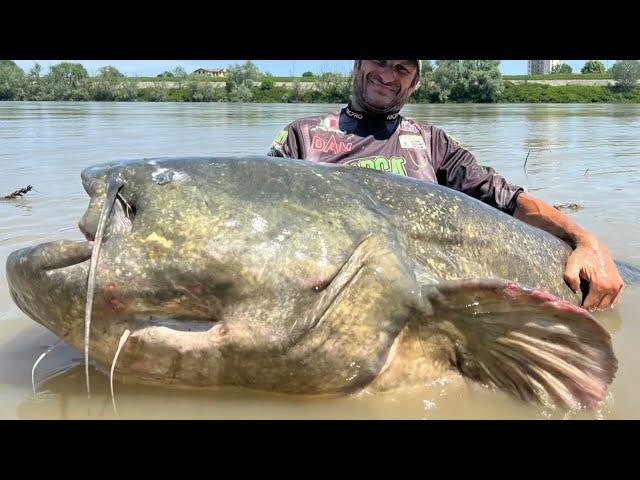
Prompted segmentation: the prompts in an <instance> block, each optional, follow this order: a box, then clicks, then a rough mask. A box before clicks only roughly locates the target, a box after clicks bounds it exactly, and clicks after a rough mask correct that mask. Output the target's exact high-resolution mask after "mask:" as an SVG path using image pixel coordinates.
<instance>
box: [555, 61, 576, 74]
mask: <svg viewBox="0 0 640 480" xmlns="http://www.w3.org/2000/svg"><path fill="white" fill-rule="evenodd" d="M551 73H573V68H571V65H568V64H566V63H560V64H558V65H556V66H555V67H553V69H552V70H551Z"/></svg>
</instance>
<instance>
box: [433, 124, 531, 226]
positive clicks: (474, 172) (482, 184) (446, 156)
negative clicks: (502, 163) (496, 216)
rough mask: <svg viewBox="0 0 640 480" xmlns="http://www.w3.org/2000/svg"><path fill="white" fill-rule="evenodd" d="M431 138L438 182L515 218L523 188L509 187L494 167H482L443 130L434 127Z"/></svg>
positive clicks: (510, 185)
mask: <svg viewBox="0 0 640 480" xmlns="http://www.w3.org/2000/svg"><path fill="white" fill-rule="evenodd" d="M432 138H433V144H432V149H433V153H432V155H433V158H434V160H436V161H435V162H434V168H435V170H436V177H437V179H438V183H440V184H441V185H445V186H447V187H449V188H453V189H455V190H458V191H460V192H463V193H466V194H467V195H469V196H471V197H474V198H477V199H478V200H480V201H482V202H484V203H486V204H488V205H491V206H492V207H495V208H498V209H499V210H502V211H503V212H505V213H508V214H509V215H513V212H514V211H515V209H516V206H517V202H516V200H517V198H518V195H520V193H522V192H523V191H524V189H523V188H522V187H519V186H517V185H512V184H510V183H509V182H507V181H506V180H505V179H504V178H503V177H501V176H500V175H498V174H497V173H496V172H495V170H494V169H493V168H491V167H483V166H481V165H479V164H478V162H477V161H476V158H475V157H474V156H473V154H472V153H471V152H469V151H468V150H465V149H464V148H463V147H462V146H460V144H459V143H458V142H457V141H456V140H455V139H454V138H453V137H451V136H449V135H447V134H446V133H444V132H443V131H442V130H440V129H436V128H434V129H433V133H432Z"/></svg>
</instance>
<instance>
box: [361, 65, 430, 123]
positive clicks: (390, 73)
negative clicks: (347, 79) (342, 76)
mask: <svg viewBox="0 0 640 480" xmlns="http://www.w3.org/2000/svg"><path fill="white" fill-rule="evenodd" d="M416 73H417V65H416V63H415V61H414V60H359V61H356V63H355V68H354V72H353V74H354V107H355V108H360V109H362V110H364V111H369V112H372V113H392V112H397V111H399V110H400V109H401V108H402V106H403V105H404V103H405V102H406V100H407V97H408V96H409V95H411V93H412V92H413V90H415V88H416V86H417V85H418V75H417V74H416Z"/></svg>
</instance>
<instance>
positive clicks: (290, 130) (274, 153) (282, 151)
mask: <svg viewBox="0 0 640 480" xmlns="http://www.w3.org/2000/svg"><path fill="white" fill-rule="evenodd" d="M298 138H299V135H298V134H297V129H296V124H295V122H293V123H290V124H289V125H287V126H286V127H284V129H282V130H280V132H278V134H277V135H276V137H275V138H274V139H273V142H271V146H270V147H269V152H268V153H267V155H269V156H271V157H285V158H302V157H301V153H302V151H301V150H302V148H301V145H298Z"/></svg>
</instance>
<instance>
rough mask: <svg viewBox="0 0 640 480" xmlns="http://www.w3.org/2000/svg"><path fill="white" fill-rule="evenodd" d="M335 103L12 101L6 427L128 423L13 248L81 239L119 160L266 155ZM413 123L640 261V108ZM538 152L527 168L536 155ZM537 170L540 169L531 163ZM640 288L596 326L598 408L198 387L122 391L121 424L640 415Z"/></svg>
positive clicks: (491, 395)
mask: <svg viewBox="0 0 640 480" xmlns="http://www.w3.org/2000/svg"><path fill="white" fill-rule="evenodd" d="M333 107H337V106H330V105H272V104H270V105H258V104H245V105H238V104H235V105H234V104H181V103H150V104H144V103H53V102H44V103H27V102H25V103H13V102H0V165H1V166H2V176H1V178H0V194H6V193H9V192H11V191H13V190H14V189H16V188H18V187H23V186H26V185H27V184H31V185H33V186H34V187H35V191H32V192H30V193H29V194H27V195H26V196H25V197H24V198H23V199H18V200H15V201H10V202H7V201H0V266H1V267H0V272H1V273H0V418H5V419H6V418H9V419H11V418H56V419H57V418H115V414H114V411H113V407H112V405H111V400H110V396H109V383H108V380H107V379H106V378H104V377H103V376H102V375H101V374H99V373H97V372H95V371H94V372H93V373H92V397H91V401H90V402H89V401H88V400H87V398H86V392H85V383H84V373H83V367H82V366H81V364H82V355H81V354H80V353H79V352H77V351H75V350H74V349H72V348H71V347H68V346H65V345H63V346H61V347H59V348H58V349H56V350H54V351H53V352H52V353H51V354H50V355H48V356H47V357H46V358H45V359H44V360H43V362H42V363H40V365H39V367H38V370H37V372H36V382H37V383H39V386H38V393H37V395H36V396H35V397H34V396H33V393H32V388H31V366H32V365H33V362H34V361H35V359H36V358H37V357H38V356H39V355H40V354H41V353H42V352H44V351H45V350H46V349H47V348H48V347H49V346H50V345H52V344H53V343H54V342H55V341H56V337H55V336H54V335H53V334H51V333H50V332H48V331H47V330H46V329H44V328H43V327H41V326H39V325H37V324H35V323H34V322H33V321H31V320H30V319H29V318H28V317H27V316H26V315H25V314H23V313H22V312H21V311H20V310H19V309H18V308H17V307H16V306H15V305H14V304H13V302H12V301H11V299H10V297H9V293H8V289H7V283H6V278H5V274H4V264H5V262H6V259H7V256H8V255H9V253H11V252H12V251H14V250H16V249H18V248H22V247H25V246H30V245H35V244H38V243H42V242H47V241H51V240H58V239H63V238H66V239H71V240H80V239H82V238H83V237H82V235H81V233H80V232H79V230H78V229H77V226H76V225H77V222H78V220H79V219H80V217H81V216H82V214H83V213H84V210H85V209H86V207H87V205H88V197H87V195H86V193H85V192H84V190H83V188H82V185H81V183H80V171H81V170H82V169H83V168H85V167H87V166H90V165H93V164H96V163H101V162H104V161H108V160H113V159H123V158H140V157H154V156H187V155H216V156H217V155H220V156H223V155H242V154H263V153H266V151H267V149H268V146H269V144H270V142H271V140H272V138H273V137H274V136H275V134H276V133H277V132H278V131H279V130H280V129H281V127H282V126H284V125H285V124H286V123H288V122H290V121H292V120H294V119H296V118H298V117H302V116H306V115H313V114H318V113H324V112H327V111H329V110H330V109H331V108H333ZM403 113H404V114H405V115H407V116H411V117H413V118H414V119H416V120H417V121H420V122H422V123H425V124H435V125H438V126H440V127H442V128H444V129H445V131H447V132H448V133H450V134H452V135H453V136H454V137H455V138H456V139H457V140H459V141H460V142H461V143H462V144H463V145H464V146H465V147H466V148H468V149H470V150H471V151H473V152H474V153H475V154H476V156H477V157H478V159H479V161H480V162H481V163H482V164H484V165H488V166H492V167H493V168H495V169H496V170H497V171H498V172H499V173H501V174H502V175H504V176H505V177H506V178H507V179H509V181H511V182H512V183H516V184H520V185H522V186H524V187H525V189H526V190H527V191H530V192H532V193H534V194H535V195H537V196H539V197H541V198H542V199H544V200H546V201H547V202H549V203H551V204H567V203H576V204H578V205H580V206H581V207H582V208H581V209H580V210H578V211H575V212H568V215H570V216H571V217H572V218H573V219H574V220H575V221H577V222H578V223H579V224H581V225H582V226H583V227H585V228H587V229H588V230H590V231H592V232H593V233H595V234H596V235H598V236H599V237H600V238H601V239H603V240H604V241H605V242H606V243H607V245H608V247H609V249H610V251H611V252H612V254H613V256H614V257H615V258H617V259H620V260H624V261H628V262H631V263H635V264H638V265H640V249H639V248H638V247H639V246H640V199H639V195H638V193H640V168H639V167H640V135H638V131H639V128H640V106H638V105H602V104H599V105H419V106H418V105H415V106H408V107H406V108H405V110H404V112H403ZM527 156H528V158H527ZM525 160H526V169H525V168H523V167H524V164H525ZM638 311H640V286H629V287H626V289H625V290H624V292H623V295H622V300H621V303H620V305H619V306H618V307H617V308H616V309H614V310H610V311H606V312H599V313H597V314H596V318H597V319H598V320H599V321H600V322H601V323H602V324H603V325H604V326H605V328H607V330H608V331H609V332H610V333H611V335H612V337H613V344H614V350H615V352H616V355H617V357H618V360H619V370H618V373H617V375H616V379H615V380H614V383H613V385H612V388H611V390H610V394H609V396H608V398H607V400H605V401H604V402H603V404H602V405H601V407H600V408H598V409H597V410H595V411H591V412H552V411H547V410H545V409H542V408H540V407H536V406H530V405H524V404H522V403H520V402H517V401H515V400H512V399H510V398H508V397H506V396H505V395H503V394H501V393H496V392H490V391H487V390H484V389H481V388H471V389H460V388H453V387H452V386H450V385H449V386H447V385H439V384H435V385H430V386H425V387H424V388H420V389H418V390H416V391H412V392H397V393H393V394H387V395H382V396H365V397H361V398H340V399H309V398H294V397H288V396H280V395H270V394H264V393H256V392H248V391H242V390H228V391H221V392H192V391H182V390H165V389H160V388H150V387H139V386H132V385H124V384H119V383H117V382H116V386H115V389H116V400H117V409H118V414H119V415H120V417H121V418H241V419H244V418H410V419H420V418H429V419H431V418H460V419H461V418H465V419H466V418H518V419H519V418H640V383H639V382H637V381H636V378H637V376H638V373H640V350H639V349H638V348H637V344H638V342H639V341H640V323H639V322H638V321H637V312H638Z"/></svg>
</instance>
